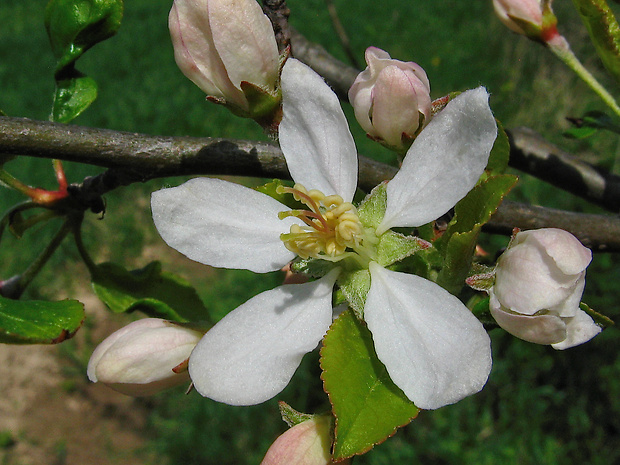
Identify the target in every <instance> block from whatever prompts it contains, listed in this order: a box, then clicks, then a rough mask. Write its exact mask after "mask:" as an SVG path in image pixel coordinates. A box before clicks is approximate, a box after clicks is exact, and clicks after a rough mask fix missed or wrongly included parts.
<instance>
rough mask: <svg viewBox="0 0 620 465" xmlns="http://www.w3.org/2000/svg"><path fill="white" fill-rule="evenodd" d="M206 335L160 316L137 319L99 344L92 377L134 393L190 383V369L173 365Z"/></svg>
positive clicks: (91, 362)
mask: <svg viewBox="0 0 620 465" xmlns="http://www.w3.org/2000/svg"><path fill="white" fill-rule="evenodd" d="M202 336H203V333H202V332H199V331H195V330H192V329H189V328H185V327H182V326H179V325H176V324H174V323H170V322H169V321H166V320H162V319H159V318H144V319H141V320H137V321H134V322H132V323H129V324H128V325H126V326H124V327H122V328H121V329H119V330H118V331H115V332H114V333H112V334H110V335H109V336H108V337H107V338H106V339H104V340H103V342H101V344H99V345H98V346H97V348H96V349H95V350H94V352H93V354H92V355H91V357H90V360H89V361H88V369H87V374H88V378H89V379H90V380H91V381H92V382H101V383H104V384H106V385H107V386H109V387H111V388H112V389H114V390H116V391H118V392H122V393H123V394H128V395H131V396H148V395H151V394H155V393H156V392H159V391H161V390H163V389H167V388H170V387H173V386H177V385H179V384H183V383H187V384H189V376H188V375H187V370H181V371H180V372H175V371H173V368H176V367H177V366H179V365H180V364H182V363H183V362H184V361H186V360H187V359H188V358H189V355H190V353H191V352H192V350H193V349H194V347H195V346H196V344H197V343H198V341H200V338H201V337H202Z"/></svg>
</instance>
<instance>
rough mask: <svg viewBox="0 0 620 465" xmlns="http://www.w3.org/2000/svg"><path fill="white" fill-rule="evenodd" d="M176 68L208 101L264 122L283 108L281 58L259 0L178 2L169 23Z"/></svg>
mask: <svg viewBox="0 0 620 465" xmlns="http://www.w3.org/2000/svg"><path fill="white" fill-rule="evenodd" d="M168 25H169V28H170V35H171V37H172V44H173V46H174V57H175V59H176V62H177V65H178V66H179V68H180V69H181V71H182V72H183V74H185V76H187V77H188V78H189V79H190V80H191V81H193V82H194V84H196V85H197V86H198V87H200V89H202V90H203V91H204V92H205V93H206V94H207V96H208V98H209V99H210V100H212V101H215V102H216V103H222V104H225V105H227V106H228V107H229V108H230V109H231V110H232V111H233V112H235V113H237V114H240V115H243V116H250V117H253V118H259V117H261V116H265V115H268V114H269V113H272V112H273V111H275V108H278V107H279V105H280V96H279V90H278V88H277V85H278V79H279V74H280V57H279V55H278V47H277V44H276V40H275V35H274V32H273V29H272V26H271V22H270V21H269V19H268V18H267V16H265V15H264V14H263V11H262V9H261V7H260V5H259V4H258V3H257V2H256V0H175V1H174V4H173V5H172V9H171V10H170V16H169V19H168Z"/></svg>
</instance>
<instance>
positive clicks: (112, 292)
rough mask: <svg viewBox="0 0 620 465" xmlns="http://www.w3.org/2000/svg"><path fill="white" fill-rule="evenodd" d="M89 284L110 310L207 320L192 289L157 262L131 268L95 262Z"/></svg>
mask: <svg viewBox="0 0 620 465" xmlns="http://www.w3.org/2000/svg"><path fill="white" fill-rule="evenodd" d="M92 285H93V289H94V291H95V293H96V294H97V296H98V297H99V298H100V299H101V300H102V301H103V302H104V303H105V304H106V305H107V306H108V307H109V308H110V310H112V311H113V312H114V313H123V312H133V311H135V310H140V311H142V312H143V313H145V314H146V315H148V316H151V317H157V318H165V319H167V320H172V321H179V322H187V321H205V320H209V314H208V312H207V309H206V308H205V306H204V304H203V302H202V300H200V297H198V294H197V293H196V290H195V289H194V288H193V287H192V286H191V285H190V284H189V283H188V282H187V281H185V280H184V279H183V278H181V277H179V276H176V275H174V274H172V273H167V272H165V271H162V269H161V263H159V262H151V263H149V264H148V265H147V266H145V267H144V268H141V269H139V270H133V271H127V270H126V269H125V268H123V267H121V266H119V265H116V264H114V263H103V264H101V265H97V267H96V269H95V270H93V272H92Z"/></svg>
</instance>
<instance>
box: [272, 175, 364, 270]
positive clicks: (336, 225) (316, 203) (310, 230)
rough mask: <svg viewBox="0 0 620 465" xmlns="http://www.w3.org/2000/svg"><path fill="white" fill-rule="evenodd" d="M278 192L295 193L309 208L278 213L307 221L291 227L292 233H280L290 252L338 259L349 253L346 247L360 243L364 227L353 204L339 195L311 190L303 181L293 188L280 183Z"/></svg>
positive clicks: (331, 259) (303, 256)
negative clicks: (303, 184) (302, 183)
mask: <svg viewBox="0 0 620 465" xmlns="http://www.w3.org/2000/svg"><path fill="white" fill-rule="evenodd" d="M276 192H278V193H279V194H284V193H287V194H292V195H293V198H294V199H295V200H297V201H298V202H301V203H303V204H304V205H306V206H307V207H308V208H309V210H290V211H286V212H280V213H279V214H278V218H280V219H284V218H287V217H290V216H294V217H296V218H299V219H300V220H301V221H303V222H304V223H305V226H303V225H298V224H296V225H293V226H291V229H290V232H289V233H287V234H282V235H281V236H280V238H281V239H282V241H283V242H284V245H285V246H286V248H287V249H289V250H290V251H292V252H294V253H296V254H297V255H299V256H300V257H302V258H309V257H314V258H322V259H326V260H330V261H337V260H340V259H342V258H345V257H346V256H348V255H350V253H348V252H346V251H347V249H355V248H357V247H359V246H360V244H361V242H362V241H363V238H364V235H363V233H364V229H363V227H362V224H361V222H360V220H359V218H358V216H357V211H356V210H355V207H354V206H353V204H352V203H350V202H345V201H344V200H343V199H342V197H340V196H339V195H329V196H326V195H325V194H323V193H322V192H321V191H319V190H316V189H313V190H311V191H308V190H307V189H306V188H305V187H304V186H302V185H301V184H295V186H294V187H292V188H291V187H284V186H278V188H277V190H276Z"/></svg>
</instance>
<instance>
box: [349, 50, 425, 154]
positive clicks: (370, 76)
mask: <svg viewBox="0 0 620 465" xmlns="http://www.w3.org/2000/svg"><path fill="white" fill-rule="evenodd" d="M365 56H366V63H367V64H368V67H367V68H366V69H365V70H364V71H362V72H361V73H360V74H359V75H358V76H357V78H356V79H355V82H354V83H353V85H352V86H351V89H349V101H350V102H351V104H352V105H353V110H354V111H355V118H356V119H357V121H358V122H359V124H360V126H362V128H363V129H364V130H365V131H366V133H367V134H368V136H369V137H371V138H372V139H375V140H377V141H378V142H381V143H382V144H383V145H385V146H386V147H388V148H391V149H392V150H395V151H397V152H399V153H405V152H406V151H407V149H408V148H409V147H410V146H411V143H412V142H413V139H415V138H416V136H417V135H418V134H419V133H420V131H421V130H422V129H423V128H424V126H425V125H426V124H427V123H428V122H429V121H430V118H431V97H430V91H431V88H430V84H429V82H428V78H427V77H426V73H425V72H424V70H423V69H422V68H421V67H420V66H419V65H417V64H416V63H413V62H408V63H405V62H403V61H399V60H393V59H392V58H390V55H389V54H388V53H387V52H384V51H383V50H381V49H378V48H376V47H369V48H367V49H366V54H365Z"/></svg>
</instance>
